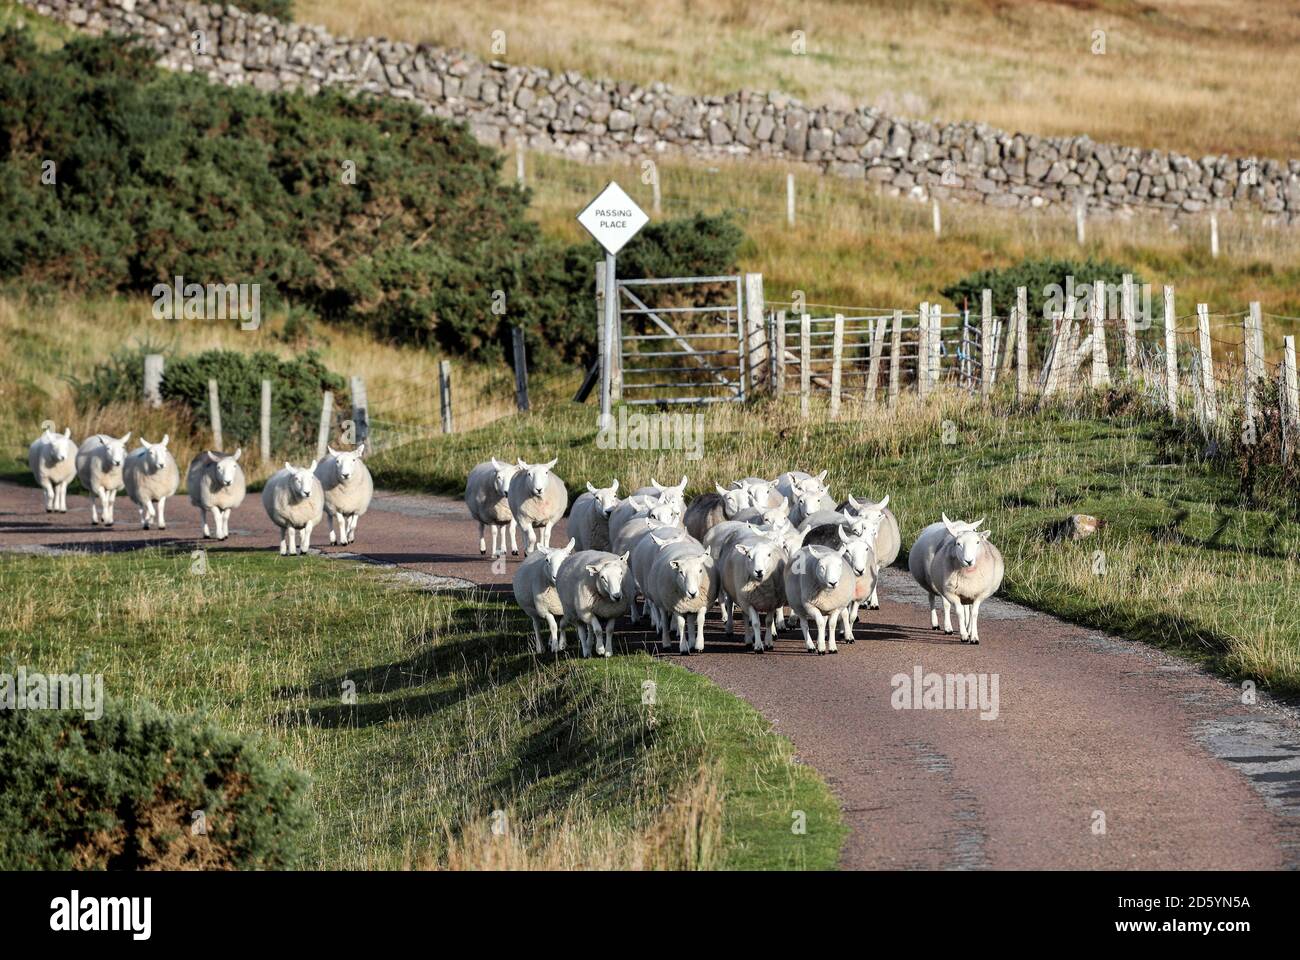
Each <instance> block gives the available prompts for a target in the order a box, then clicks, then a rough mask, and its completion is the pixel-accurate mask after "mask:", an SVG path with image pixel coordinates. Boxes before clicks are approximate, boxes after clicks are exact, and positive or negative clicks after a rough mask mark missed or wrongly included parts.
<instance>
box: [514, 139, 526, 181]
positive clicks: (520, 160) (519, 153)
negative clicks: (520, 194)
mask: <svg viewBox="0 0 1300 960" xmlns="http://www.w3.org/2000/svg"><path fill="white" fill-rule="evenodd" d="M515 179H516V180H518V181H519V186H521V187H522V186H523V185H524V138H523V137H515Z"/></svg>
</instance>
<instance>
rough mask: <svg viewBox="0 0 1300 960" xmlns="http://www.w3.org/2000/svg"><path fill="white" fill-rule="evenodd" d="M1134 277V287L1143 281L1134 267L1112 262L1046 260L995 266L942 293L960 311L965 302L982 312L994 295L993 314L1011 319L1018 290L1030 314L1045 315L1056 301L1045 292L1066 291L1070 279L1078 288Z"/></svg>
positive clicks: (949, 287)
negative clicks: (983, 302)
mask: <svg viewBox="0 0 1300 960" xmlns="http://www.w3.org/2000/svg"><path fill="white" fill-rule="evenodd" d="M1126 273H1127V274H1133V282H1134V284H1137V285H1140V284H1141V283H1142V282H1143V281H1142V278H1141V277H1139V276H1138V275H1137V274H1136V273H1135V272H1134V270H1133V269H1132V268H1131V267H1125V266H1123V265H1121V264H1118V263H1114V262H1112V261H1110V260H1095V259H1093V258H1091V257H1089V258H1088V259H1086V260H1065V259H1056V258H1052V257H1044V258H1041V259H1035V260H1024V261H1021V262H1020V263H1017V264H1015V265H1013V266H1010V267H995V268H992V269H989V270H980V271H978V272H976V273H972V274H969V275H968V276H965V277H963V278H962V279H960V280H958V281H957V282H956V283H953V284H950V285H949V286H947V287H944V288H943V289H942V290H940V291H939V292H940V293H941V294H943V295H944V296H945V297H947V298H948V299H949V300H951V301H952V302H953V303H955V304H956V305H957V306H958V307H959V308H960V307H961V306H962V304H963V302H965V303H966V304H968V305H969V306H970V308H971V309H972V310H976V311H977V310H979V308H980V298H981V297H982V296H983V292H984V291H985V290H991V291H992V293H993V312H994V313H996V314H997V315H998V316H1002V317H1005V316H1009V315H1010V313H1011V308H1012V307H1014V306H1015V305H1016V288H1017V287H1025V288H1026V293H1027V294H1028V299H1029V315H1030V316H1031V317H1041V316H1043V315H1044V314H1043V310H1044V305H1045V304H1049V303H1051V301H1052V298H1051V297H1050V296H1049V295H1048V294H1047V293H1046V292H1045V291H1047V290H1048V289H1049V288H1051V287H1053V286H1055V287H1058V288H1059V289H1061V290H1065V289H1066V278H1067V277H1073V278H1074V280H1073V285H1074V287H1075V288H1076V289H1077V288H1078V287H1079V286H1081V285H1083V284H1088V285H1091V284H1092V283H1094V282H1095V281H1098V280H1101V281H1103V282H1105V283H1106V284H1107V285H1108V286H1109V285H1111V284H1114V285H1116V286H1118V285H1119V284H1120V283H1121V282H1122V280H1123V279H1124V275H1125V274H1126Z"/></svg>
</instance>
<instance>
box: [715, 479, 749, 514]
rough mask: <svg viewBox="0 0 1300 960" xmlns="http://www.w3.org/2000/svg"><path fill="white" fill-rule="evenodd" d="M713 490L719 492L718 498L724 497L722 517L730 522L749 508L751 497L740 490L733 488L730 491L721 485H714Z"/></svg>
mask: <svg viewBox="0 0 1300 960" xmlns="http://www.w3.org/2000/svg"><path fill="white" fill-rule="evenodd" d="M713 488H714V489H715V490H716V491H717V493H718V496H720V497H722V515H723V516H724V517H725V518H726V519H728V520H730V519H731V518H732V517H734V516H735V515H736V514H738V513H740V511H741V510H746V509H748V508H749V506H750V503H749V495H748V494H747V493H746V492H745V491H744V490H741V489H739V488H736V487H733V488H732V489H730V490H728V489H726V488H724V487H723V486H721V485H720V484H716V483H715V484H714V485H713Z"/></svg>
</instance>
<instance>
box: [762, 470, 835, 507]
mask: <svg viewBox="0 0 1300 960" xmlns="http://www.w3.org/2000/svg"><path fill="white" fill-rule="evenodd" d="M827 473H828V471H826V470H823V471H822V472H821V473H819V474H817V476H815V477H814V476H813V475H812V474H808V473H804V472H803V471H802V470H790V471H788V472H786V473H783V474H781V476H779V477H777V478H776V482H775V483H774V484H773V486H775V487H776V489H777V491H778V492H779V493H780V494H781V496H783V497H786V498H787V499H789V501H790V502H791V503H794V501H795V494H797V493H799V492H801V491H803V492H808V493H826V474H827Z"/></svg>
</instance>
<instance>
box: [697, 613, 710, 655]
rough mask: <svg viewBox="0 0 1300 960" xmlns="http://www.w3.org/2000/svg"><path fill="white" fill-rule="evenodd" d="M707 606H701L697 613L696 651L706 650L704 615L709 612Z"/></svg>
mask: <svg viewBox="0 0 1300 960" xmlns="http://www.w3.org/2000/svg"><path fill="white" fill-rule="evenodd" d="M708 612H709V611H708V608H707V607H701V608H700V610H699V612H698V613H697V614H695V652H696V653H703V652H704V615H705V614H706V613H708Z"/></svg>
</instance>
